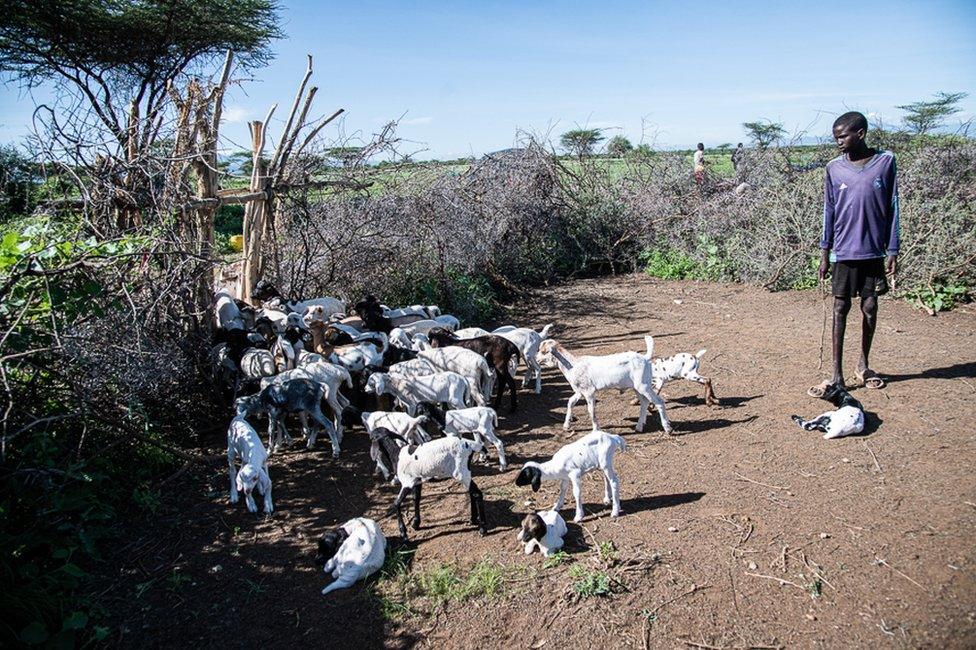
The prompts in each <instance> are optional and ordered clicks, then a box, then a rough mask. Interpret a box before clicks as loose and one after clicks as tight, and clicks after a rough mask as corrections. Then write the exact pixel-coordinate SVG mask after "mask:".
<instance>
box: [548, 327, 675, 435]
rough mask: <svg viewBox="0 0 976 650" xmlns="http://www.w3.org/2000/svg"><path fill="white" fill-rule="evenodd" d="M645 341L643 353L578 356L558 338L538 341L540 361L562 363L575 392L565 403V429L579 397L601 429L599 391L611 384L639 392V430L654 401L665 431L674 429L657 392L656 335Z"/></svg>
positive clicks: (642, 426) (549, 364)
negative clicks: (644, 351)
mask: <svg viewBox="0 0 976 650" xmlns="http://www.w3.org/2000/svg"><path fill="white" fill-rule="evenodd" d="M644 343H645V344H646V345H647V352H646V353H645V354H644V355H643V356H642V355H640V354H638V353H636V352H618V353H617V354H607V355H603V356H581V357H576V356H574V355H573V354H571V353H570V352H569V350H567V349H566V348H564V347H563V346H561V345H560V344H559V342H558V341H556V340H555V339H546V340H545V341H543V342H542V343H541V344H540V345H539V353H538V354H537V355H536V359H537V360H538V361H539V363H541V364H543V365H546V366H550V367H551V366H554V365H556V366H559V370H560V371H562V373H563V376H564V377H566V381H568V382H569V385H570V387H572V389H573V394H572V396H571V397H570V398H569V402H568V403H567V404H566V420H565V422H563V429H566V430H567V431H568V430H569V421H570V419H571V418H572V416H573V407H574V406H575V405H576V404H577V403H578V402H579V401H580V399H585V400H586V407H587V409H588V410H589V412H590V420H591V421H592V423H593V431H598V430H599V428H600V425H599V423H598V422H597V419H596V392H597V391H599V390H606V389H608V388H616V389H617V390H620V391H621V392H622V391H624V390H625V389H628V388H631V389H633V390H634V391H636V392H637V397H638V399H640V416H639V417H638V418H637V426H636V430H637V431H643V430H644V422H645V421H646V419H647V404H648V402H652V403H653V404H654V406H655V408H656V409H657V412H658V415H659V416H660V417H661V426H662V427H663V428H664V431H665V432H667V433H671V430H672V429H671V422H670V421H669V420H668V416H667V413H665V411H664V400H662V399H661V398H660V397H659V396H658V394H657V393H655V392H654V382H653V370H652V365H651V355H652V354H653V352H654V339H653V338H652V337H650V336H645V337H644Z"/></svg>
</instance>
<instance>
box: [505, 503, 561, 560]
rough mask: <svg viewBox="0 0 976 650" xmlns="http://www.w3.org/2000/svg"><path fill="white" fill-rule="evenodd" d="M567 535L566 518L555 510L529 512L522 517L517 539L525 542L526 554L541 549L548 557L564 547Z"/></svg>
mask: <svg viewBox="0 0 976 650" xmlns="http://www.w3.org/2000/svg"><path fill="white" fill-rule="evenodd" d="M565 536H566V520H565V519H563V518H562V515H560V514H559V513H558V512H556V511H555V510H540V511H539V512H537V513H529V514H527V515H525V518H524V519H522V528H521V529H520V530H519V532H518V535H517V536H516V539H517V540H518V541H519V542H521V543H523V544H525V554H526V555H530V554H531V553H532V552H533V551H534V550H536V549H539V550H540V551H541V552H542V554H543V555H545V556H546V557H548V556H550V555H552V554H553V553H555V552H556V551H558V550H559V549H561V548H562V547H563V537H565Z"/></svg>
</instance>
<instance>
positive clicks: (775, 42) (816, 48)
mask: <svg viewBox="0 0 976 650" xmlns="http://www.w3.org/2000/svg"><path fill="white" fill-rule="evenodd" d="M282 4H283V7H282V18H283V28H284V31H285V32H286V33H287V37H286V39H284V40H282V41H279V42H277V43H275V44H274V46H273V47H274V49H275V51H276V53H277V56H276V59H275V60H274V61H273V62H272V63H271V65H270V66H268V67H266V68H263V69H260V70H258V71H256V73H255V75H254V77H255V78H254V80H253V81H251V82H247V83H245V84H243V86H242V87H241V88H239V89H234V90H233V92H231V93H230V95H229V97H228V100H227V108H226V111H225V115H226V118H227V119H226V124H225V126H224V129H223V133H224V135H225V136H226V138H227V142H226V143H225V147H227V148H233V144H234V143H235V142H236V143H242V144H243V143H246V142H247V141H248V138H247V129H246V121H247V120H249V119H260V118H263V116H264V114H265V113H266V112H267V109H268V107H269V106H270V104H272V103H274V102H278V103H279V110H278V114H277V115H278V119H280V120H283V119H284V118H285V117H286V113H287V108H288V106H290V103H291V101H292V98H293V96H294V92H295V88H296V84H297V83H298V81H299V79H300V78H301V76H302V73H303V72H304V66H305V54H306V53H311V54H312V55H313V56H314V57H315V69H316V72H315V76H314V77H313V83H315V84H317V85H318V86H319V87H320V90H319V95H318V97H317V100H316V106H317V108H318V111H319V112H320V113H322V114H325V113H329V112H331V111H332V110H333V109H334V108H338V107H342V108H345V109H346V111H347V114H346V116H345V118H344V119H343V122H342V124H341V125H340V128H341V129H342V131H343V132H344V133H345V134H346V135H352V136H355V135H356V134H362V135H363V137H368V136H369V135H370V134H372V133H374V132H375V131H377V130H378V129H379V128H380V127H381V125H382V124H383V123H384V122H385V121H388V120H390V119H395V118H400V117H401V116H402V121H401V127H400V130H399V133H400V135H401V137H403V138H405V139H407V140H409V141H410V143H411V144H407V145H405V148H407V149H413V150H425V151H423V152H421V153H419V154H418V156H417V157H418V158H432V157H438V158H453V157H457V156H464V155H471V154H475V155H478V154H482V153H485V152H488V151H493V150H497V149H502V148H505V147H509V146H512V144H513V142H514V140H515V134H516V131H517V130H519V129H523V130H528V131H531V132H535V133H539V134H546V133H549V134H551V135H552V136H553V137H557V136H558V134H559V133H561V132H563V131H565V130H567V129H570V128H573V127H576V126H589V127H597V128H603V129H606V134H607V135H608V136H612V135H615V134H618V133H619V134H622V135H625V136H627V137H628V138H630V139H631V140H632V141H634V142H635V143H636V142H638V141H641V140H642V138H643V140H644V141H647V142H651V143H653V144H655V145H656V146H659V147H687V146H691V145H693V144H694V143H695V142H697V141H699V140H701V141H703V142H705V143H706V145H707V146H713V145H717V144H719V143H722V142H732V143H735V142H737V141H740V140H743V139H744V134H743V133H742V129H741V123H742V122H744V121H748V120H754V119H757V118H768V119H772V120H775V121H779V122H783V123H784V124H785V125H786V127H787V128H788V129H789V130H791V131H796V130H805V131H807V132H809V134H810V135H812V136H824V135H826V134H827V132H828V130H829V126H830V123H831V121H832V119H833V116H835V115H837V114H839V113H841V112H843V111H845V110H850V109H857V110H861V111H863V112H865V113H869V114H874V115H879V116H882V117H883V118H884V120H885V121H886V122H896V121H897V120H898V118H899V116H900V112H899V111H898V110H897V109H896V108H895V106H896V105H898V104H902V103H907V102H910V101H914V100H918V99H924V98H928V97H930V96H931V95H932V94H933V93H935V92H938V91H943V90H944V91H965V92H969V93H970V94H971V95H973V96H970V97H969V98H968V99H966V100H965V102H964V103H963V108H964V109H965V111H964V114H963V115H961V116H959V117H961V118H963V119H965V118H967V117H973V116H974V115H976V1H973V0H968V1H955V2H951V1H944V2H938V1H934V2H933V1H925V2H917V1H916V2H901V1H896V0H888V1H887V2H875V1H872V0H868V1H859V2H846V3H840V2H832V1H821V2H817V3H809V2H778V3H771V2H710V1H698V2H687V1H682V2H600V3H595V2H593V3H572V2H548V1H546V2H543V1H539V2H530V1H522V2H495V1H483V2H470V3H446V2H442V3H435V2H386V1H366V2H353V3H341V4H339V3H331V2H324V3H320V2H304V1H301V2H299V1H288V0H284V1H283V3H282ZM41 94H43V93H41ZM30 110H31V103H30V100H29V98H25V97H24V96H23V95H22V94H20V93H19V92H18V91H17V89H16V88H13V87H7V88H4V89H2V90H0V141H10V140H16V139H17V138H19V137H21V136H22V134H23V133H24V131H25V125H26V124H27V122H29V120H30ZM279 128H280V125H279ZM642 131H643V133H642Z"/></svg>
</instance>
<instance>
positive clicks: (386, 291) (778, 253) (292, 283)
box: [268, 138, 976, 317]
mask: <svg viewBox="0 0 976 650" xmlns="http://www.w3.org/2000/svg"><path fill="white" fill-rule="evenodd" d="M801 153H802V158H801V154H798V153H796V151H794V150H791V149H788V148H784V149H769V150H759V151H753V152H751V153H750V155H749V156H748V158H747V159H746V160H745V162H744V163H743V164H742V165H740V169H739V172H738V176H737V178H730V179H721V178H719V179H712V180H709V181H708V182H707V183H706V184H705V186H703V187H698V186H696V185H695V184H694V181H693V179H692V176H691V174H690V171H689V166H688V163H687V161H686V160H685V158H684V156H682V155H680V154H676V153H668V152H660V153H655V154H652V155H643V156H641V155H634V156H632V157H630V158H628V159H626V160H625V161H623V162H618V163H614V164H610V163H608V162H607V161H606V159H601V158H581V159H570V160H567V159H563V158H558V157H556V156H554V155H552V153H551V152H550V151H548V150H547V149H546V148H545V147H544V146H543V145H541V144H540V143H538V142H535V141H533V140H531V139H530V140H527V141H526V142H525V143H524V146H522V147H519V148H517V149H513V150H508V151H506V152H501V153H499V154H494V155H489V156H486V157H484V158H482V159H481V160H479V161H477V162H475V163H472V164H471V165H469V166H468V167H466V168H463V169H458V168H457V167H450V168H446V170H445V167H443V166H436V165H430V166H422V165H417V166H410V167H402V168H399V169H398V170H395V171H392V172H390V175H389V177H388V178H386V179H385V180H384V182H383V184H382V186H380V187H379V188H373V189H372V190H370V191H364V192H361V193H357V194H355V195H352V194H344V195H339V196H332V197H329V198H321V197H318V196H316V195H314V194H308V193H305V194H301V195H298V194H293V195H291V196H289V197H288V199H287V200H284V201H282V203H281V204H280V206H279V207H280V213H279V215H278V217H277V218H278V220H279V234H278V237H277V238H276V240H275V242H274V244H273V245H272V248H273V249H274V250H273V251H272V252H269V256H270V257H272V258H274V259H275V261H276V262H275V264H274V265H272V266H271V268H269V269H268V273H269V275H272V276H274V277H275V279H277V280H279V281H281V282H282V284H284V285H285V286H287V287H289V288H290V290H291V292H292V293H295V294H296V295H308V294H312V293H340V294H343V295H346V296H349V297H353V296H359V295H361V294H362V293H364V292H367V291H371V292H374V293H377V294H379V295H381V296H383V297H384V298H385V299H387V300H389V301H390V302H439V303H442V304H444V305H446V306H447V307H448V308H450V309H452V310H453V311H455V312H456V313H458V314H459V315H460V316H462V317H465V316H467V317H473V316H478V317H485V316H487V315H489V312H490V311H491V308H492V301H493V300H494V299H495V298H498V297H501V298H504V299H506V300H511V299H513V298H514V297H516V296H517V295H518V294H519V293H520V292H521V291H522V290H523V289H525V288H526V287H528V286H532V285H540V284H546V283H549V282H552V281H555V280H558V279H560V278H570V277H576V276H587V275H596V274H602V273H617V272H620V271H631V270H635V269H642V268H645V267H646V268H647V270H648V271H649V272H652V273H655V274H658V275H662V276H663V277H672V278H695V279H708V280H719V281H739V282H748V283H752V284H759V285H761V286H765V287H767V288H769V289H773V290H776V289H787V288H811V287H815V286H816V266H815V264H816V261H817V259H818V255H819V253H818V247H817V243H818V241H819V237H820V230H821V214H822V209H823V169H822V166H823V164H825V162H826V161H827V160H829V159H830V158H831V157H832V156H833V151H832V150H831V149H830V148H828V147H823V148H820V149H817V150H815V151H812V152H811V151H810V150H805V151H803V152H801ZM897 154H898V160H899V166H900V170H899V174H900V176H899V183H900V191H901V230H902V242H903V244H902V246H903V248H902V257H901V277H900V282H899V285H900V287H901V288H902V291H903V293H904V294H906V295H917V292H918V291H920V290H923V289H929V290H935V291H938V290H939V288H940V287H946V286H967V287H971V286H973V284H974V282H976V276H974V273H973V271H972V270H971V269H972V264H971V262H972V261H973V259H974V256H976V216H974V215H976V200H974V195H976V189H974V188H976V143H974V141H973V140H971V139H966V138H946V139H944V140H940V141H934V142H933V141H929V142H928V143H927V144H925V145H924V146H916V147H914V148H906V149H905V150H903V151H899V152H897ZM913 292H914V293H913Z"/></svg>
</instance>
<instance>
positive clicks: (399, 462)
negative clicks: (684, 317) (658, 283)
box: [211, 281, 863, 594]
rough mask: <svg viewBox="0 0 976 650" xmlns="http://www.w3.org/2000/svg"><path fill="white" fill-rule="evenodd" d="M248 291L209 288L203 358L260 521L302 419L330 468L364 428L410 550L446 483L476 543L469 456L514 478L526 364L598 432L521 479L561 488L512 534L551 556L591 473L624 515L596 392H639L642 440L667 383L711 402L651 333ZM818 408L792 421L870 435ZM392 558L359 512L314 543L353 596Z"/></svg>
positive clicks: (838, 395)
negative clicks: (607, 350) (464, 321)
mask: <svg viewBox="0 0 976 650" xmlns="http://www.w3.org/2000/svg"><path fill="white" fill-rule="evenodd" d="M252 296H253V298H254V299H255V300H256V301H259V302H260V306H255V305H251V304H248V303H246V302H244V301H241V300H237V299H235V298H234V297H233V296H232V295H231V294H230V293H229V292H228V291H226V290H219V291H217V292H216V294H215V305H214V313H215V323H214V327H215V333H214V340H215V342H216V345H215V346H214V348H213V350H212V352H211V358H212V364H213V369H214V376H215V381H216V383H217V384H218V385H219V386H220V387H221V389H222V390H223V391H225V393H226V395H227V396H228V397H230V398H231V399H233V400H234V408H235V411H236V416H235V417H234V418H233V420H232V421H231V423H230V426H229V427H228V431H227V463H228V468H229V474H230V502H231V503H237V501H238V499H239V494H240V492H243V493H244V497H245V502H246V504H247V508H248V510H249V511H251V512H256V511H257V505H256V504H255V501H254V492H255V490H256V491H258V492H259V493H260V494H261V495H262V496H263V499H264V510H265V512H268V513H270V512H272V510H273V504H272V499H271V477H270V475H269V473H268V456H269V454H272V453H274V452H276V451H277V450H278V449H279V448H280V447H281V445H283V444H290V443H291V441H292V439H291V436H290V435H289V432H288V429H287V428H286V426H285V419H286V417H287V416H288V415H289V414H295V415H298V416H299V418H300V420H301V424H302V428H303V432H304V434H305V437H306V445H307V447H308V448H309V449H311V448H313V447H314V446H315V440H316V437H317V435H318V433H319V429H320V428H321V429H324V430H325V432H326V433H327V435H328V437H329V440H330V441H331V446H332V456H333V458H337V457H338V456H339V453H340V448H341V444H342V439H343V432H344V429H345V427H347V426H362V427H363V428H364V429H365V431H366V433H367V434H368V435H369V439H370V458H371V460H372V461H373V462H375V464H376V470H377V471H378V472H379V473H381V474H382V475H383V477H384V479H385V480H386V481H389V482H391V483H393V484H399V493H398V494H397V497H396V499H395V500H394V502H393V509H394V510H395V511H396V515H397V524H398V528H399V533H400V536H401V537H402V538H403V539H404V540H405V539H406V538H407V529H406V526H405V524H404V521H403V514H402V510H401V505H402V503H403V500H404V499H405V498H406V496H407V495H408V494H412V497H413V506H414V516H413V521H412V526H413V528H414V529H417V528H419V527H420V501H421V489H422V486H423V484H424V483H426V482H428V481H436V480H440V479H454V480H457V481H459V482H460V483H461V484H462V486H464V488H465V489H466V490H467V492H468V495H469V497H470V502H471V523H472V524H473V525H475V526H477V527H478V529H479V530H480V532H481V534H485V533H487V530H488V522H487V520H486V517H485V509H484V498H483V494H482V492H481V490H479V489H478V486H477V485H475V483H474V481H473V480H472V478H471V470H470V461H471V457H472V455H474V454H478V455H479V459H480V460H487V456H486V453H485V446H486V442H487V443H491V445H492V446H493V447H494V448H495V450H496V452H497V455H498V463H499V466H500V469H501V470H502V471H505V470H506V469H507V461H506V458H505V445H504V443H503V442H502V440H501V439H500V438H499V437H498V434H497V432H496V427H497V426H498V416H497V409H499V408H500V407H501V403H502V401H503V397H504V392H505V389H506V388H507V389H508V390H509V395H510V408H511V410H513V411H514V410H515V409H516V408H517V391H518V387H517V385H516V381H515V376H516V374H517V371H518V368H519V367H520V365H523V364H524V366H525V373H524V375H523V380H522V386H523V387H526V386H528V385H529V384H530V383H532V382H534V390H535V392H536V393H537V394H538V393H540V392H541V391H542V367H543V366H546V367H554V366H555V367H558V368H559V370H560V371H561V372H562V374H563V376H564V377H565V378H566V381H567V382H568V383H569V385H570V387H571V388H572V390H573V394H572V396H571V397H570V398H569V401H568V403H567V408H566V418H565V421H564V423H563V428H564V429H566V430H568V429H569V428H570V420H571V417H572V411H573V407H574V406H575V405H576V404H577V403H578V402H579V401H580V400H581V399H583V400H585V401H586V405H587V409H588V411H589V415H590V420H591V422H592V431H591V432H590V433H588V434H586V435H584V436H582V437H580V438H579V439H577V440H575V441H574V442H572V443H570V444H567V445H564V446H563V447H561V448H560V449H559V450H557V451H556V453H555V454H554V455H553V456H552V458H551V459H549V460H546V461H545V462H534V461H529V462H526V463H525V464H524V465H523V466H522V468H521V470H520V471H519V473H518V475H517V477H516V479H515V484H516V485H518V486H526V485H529V486H531V488H532V490H533V491H538V490H539V488H540V485H541V483H542V481H558V482H559V484H560V489H559V496H558V498H557V499H556V502H555V504H554V505H553V507H552V509H550V510H545V511H541V512H538V513H532V514H529V515H526V517H525V518H524V519H523V521H522V524H521V529H520V531H519V533H518V539H519V541H520V542H522V543H524V544H525V552H526V553H532V552H533V551H534V550H536V549H538V550H540V551H541V552H542V553H544V554H545V555H549V554H551V553H554V552H556V551H557V550H558V549H559V548H560V547H561V546H562V544H563V536H564V535H565V534H566V522H565V521H564V520H563V518H562V517H561V516H560V514H559V511H560V510H561V509H562V507H563V504H564V500H565V496H566V490H567V488H569V487H571V488H572V491H573V498H574V500H575V504H576V510H575V517H574V521H576V522H579V521H581V520H582V518H583V506H582V495H581V491H582V477H583V475H584V474H587V473H589V472H594V471H600V472H602V474H603V477H604V488H605V489H604V499H603V503H604V504H605V505H610V506H611V513H610V514H611V516H612V517H616V516H618V515H619V513H620V482H619V479H618V477H617V473H616V471H615V470H614V466H613V459H614V454H615V453H616V452H617V451H622V450H624V449H626V443H625V441H624V439H623V438H622V437H620V436H619V435H614V434H610V433H607V432H604V431H602V430H600V426H599V421H598V419H597V414H596V408H595V404H596V399H595V396H596V393H597V391H601V390H609V389H615V390H618V391H620V392H624V391H628V390H632V391H634V392H635V393H636V402H635V403H639V404H640V415H639V418H638V421H637V425H636V430H637V431H642V430H643V429H644V424H645V421H646V418H647V412H648V406H649V404H653V405H654V408H655V409H656V410H657V413H658V416H659V417H660V420H661V426H662V427H663V429H664V431H666V432H668V433H670V432H671V431H672V427H671V422H670V421H669V420H668V417H667V414H666V412H665V405H664V401H663V400H662V398H661V397H660V395H659V394H660V391H661V388H662V387H663V386H664V384H665V383H666V382H667V381H670V380H673V379H688V380H691V381H694V382H698V383H700V384H702V385H703V386H704V387H705V401H706V403H707V404H708V405H709V406H712V405H714V404H717V400H716V398H715V395H714V392H713V390H712V384H711V380H710V379H709V378H707V377H704V376H702V375H701V374H699V372H698V371H699V365H700V361H701V358H702V356H703V355H704V353H705V350H701V351H699V352H698V353H697V354H689V353H680V354H676V355H674V356H671V357H667V358H654V357H653V356H652V354H653V348H654V342H653V339H652V338H651V337H650V336H645V337H644V339H645V345H646V351H645V353H643V354H641V353H638V352H620V353H616V354H608V355H600V356H576V355H574V354H572V353H571V352H569V351H568V350H567V349H566V348H564V347H563V346H562V345H560V344H559V343H558V342H557V341H556V340H554V339H552V338H550V337H549V332H550V330H551V328H552V325H551V324H550V325H546V326H545V327H544V328H543V329H542V330H541V331H538V332H537V331H535V330H533V329H530V328H525V327H514V326H505V327H500V328H498V329H495V330H494V331H492V332H488V331H486V330H484V329H481V328H479V327H467V328H464V329H462V328H461V327H460V325H461V324H460V322H459V321H458V319H457V318H455V317H454V316H451V315H446V314H441V311H440V309H439V308H438V307H436V306H432V305H429V306H428V305H413V306H410V307H403V308H399V309H391V308H389V307H387V306H386V305H383V304H382V303H380V302H379V300H378V299H377V298H375V297H374V296H366V297H365V298H364V299H363V300H362V301H360V302H358V303H356V304H355V305H354V306H352V308H351V309H350V308H349V307H350V306H349V305H347V304H346V303H345V302H344V301H342V300H339V299H337V298H329V297H325V298H314V299H310V300H289V299H286V298H284V297H283V296H282V295H281V293H280V292H279V291H278V290H277V288H276V287H274V286H273V285H272V284H270V283H268V282H266V281H261V282H259V283H258V284H257V285H256V286H255V287H254V291H253V293H252ZM350 314H351V315H350ZM492 393H494V404H493V407H492V406H489V403H490V402H491V400H492ZM825 398H826V399H829V400H831V401H833V402H834V403H835V405H836V406H838V407H839V408H838V410H836V411H830V412H828V413H825V414H823V415H821V416H819V417H818V418H816V419H814V420H810V421H806V420H803V419H801V418H798V417H796V416H794V419H795V420H796V421H797V422H798V424H799V425H800V426H801V427H803V428H805V429H807V430H813V429H818V430H821V431H824V432H825V434H826V435H825V436H824V437H825V438H826V437H837V436H839V435H848V434H849V433H854V432H856V431H859V430H860V429H858V428H857V420H858V418H860V426H861V427H862V428H863V413H861V411H860V404H858V403H857V402H856V401H853V399H852V398H850V396H849V395H848V394H847V393H846V392H844V391H843V390H839V391H836V390H834V391H828V393H827V394H826V395H825ZM851 402H853V404H851ZM855 407H856V408H855ZM854 411H857V412H856V413H855V412H854ZM259 414H266V416H267V420H268V444H267V446H265V445H264V444H263V443H262V441H261V438H260V436H259V435H258V433H257V431H256V430H255V428H254V426H253V425H252V424H251V422H250V421H249V420H253V419H254V418H255V416H257V415H259ZM309 418H311V419H312V420H314V422H310V421H309ZM842 429H843V430H842ZM431 432H434V433H436V434H438V435H436V436H432V435H431ZM465 436H470V439H469V438H467V437H465ZM238 463H239V464H240V468H239V469H238V468H237V464H238ZM385 552H386V540H385V537H384V535H383V532H382V530H381V529H380V526H379V524H377V522H375V521H374V520H372V519H368V518H364V517H357V518H354V519H351V520H349V521H347V522H346V523H345V524H343V525H342V526H341V527H338V528H335V529H333V530H330V531H328V532H326V533H325V534H324V535H323V536H322V537H321V539H320V540H319V543H318V561H319V563H320V564H321V563H324V565H325V572H326V573H327V574H331V576H332V577H333V578H334V580H333V582H331V583H330V584H329V585H327V586H326V587H325V588H324V589H323V591H322V593H323V594H325V593H328V592H330V591H332V590H334V589H340V588H344V587H348V586H350V585H351V584H353V583H354V582H355V581H356V580H359V579H362V578H365V577H366V576H368V575H370V574H372V573H373V572H375V571H377V570H378V569H379V568H380V567H381V566H382V565H383V562H384V558H385Z"/></svg>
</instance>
